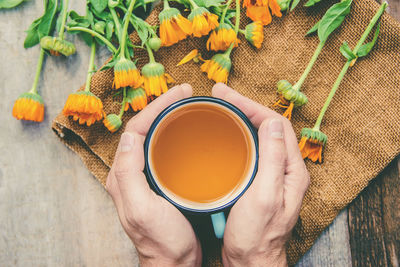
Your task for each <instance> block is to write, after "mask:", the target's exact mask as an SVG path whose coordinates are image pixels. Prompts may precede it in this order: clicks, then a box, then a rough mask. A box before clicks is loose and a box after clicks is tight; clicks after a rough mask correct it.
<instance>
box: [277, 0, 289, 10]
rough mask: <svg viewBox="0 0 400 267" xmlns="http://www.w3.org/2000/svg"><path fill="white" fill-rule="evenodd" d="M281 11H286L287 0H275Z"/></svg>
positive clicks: (287, 6)
mask: <svg viewBox="0 0 400 267" xmlns="http://www.w3.org/2000/svg"><path fill="white" fill-rule="evenodd" d="M277 2H278V5H279V7H280V8H281V11H286V10H287V9H288V8H289V1H288V0H277Z"/></svg>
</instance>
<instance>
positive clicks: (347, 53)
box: [340, 42, 357, 61]
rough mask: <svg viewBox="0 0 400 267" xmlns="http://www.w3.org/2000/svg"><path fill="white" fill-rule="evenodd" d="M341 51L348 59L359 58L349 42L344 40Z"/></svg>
mask: <svg viewBox="0 0 400 267" xmlns="http://www.w3.org/2000/svg"><path fill="white" fill-rule="evenodd" d="M340 53H342V55H343V56H344V57H345V58H347V61H352V60H353V59H355V58H357V56H356V55H354V53H353V51H351V48H350V47H349V45H348V44H347V42H344V43H343V44H342V46H341V47H340Z"/></svg>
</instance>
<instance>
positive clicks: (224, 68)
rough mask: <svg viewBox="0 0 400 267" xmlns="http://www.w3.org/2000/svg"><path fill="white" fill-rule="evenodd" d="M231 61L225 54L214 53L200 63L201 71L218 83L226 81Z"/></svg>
mask: <svg viewBox="0 0 400 267" xmlns="http://www.w3.org/2000/svg"><path fill="white" fill-rule="evenodd" d="M231 66H232V62H231V59H230V57H229V55H227V54H215V55H214V56H213V57H212V58H211V59H210V60H205V62H204V63H203V64H202V65H201V71H202V72H206V73H207V77H208V79H210V80H214V81H215V82H217V83H219V82H222V83H227V82H228V76H229V72H230V70H231Z"/></svg>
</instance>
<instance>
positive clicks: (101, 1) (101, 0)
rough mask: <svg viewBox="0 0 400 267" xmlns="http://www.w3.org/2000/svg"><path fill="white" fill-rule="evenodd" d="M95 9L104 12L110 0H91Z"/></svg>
mask: <svg viewBox="0 0 400 267" xmlns="http://www.w3.org/2000/svg"><path fill="white" fill-rule="evenodd" d="M89 2H90V3H91V4H92V6H93V7H94V9H95V10H96V11H97V12H98V13H101V12H103V10H104V9H106V7H107V5H108V0H90V1H89Z"/></svg>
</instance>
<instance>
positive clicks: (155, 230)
mask: <svg viewBox="0 0 400 267" xmlns="http://www.w3.org/2000/svg"><path fill="white" fill-rule="evenodd" d="M191 95H192V87H191V86H190V85H188V84H182V85H179V86H176V87H174V88H172V89H171V90H169V91H168V92H167V93H165V94H163V95H162V96H160V97H159V98H157V99H156V100H154V101H153V102H152V103H150V104H149V105H148V106H147V107H146V108H145V109H143V111H141V112H140V113H138V114H137V115H136V116H135V117H133V118H132V119H131V120H130V121H129V122H128V124H127V126H126V130H125V132H124V133H123V134H122V136H121V140H120V143H119V146H118V149H117V152H116V155H115V159H114V163H113V165H112V167H111V170H110V173H109V174H108V177H107V183H106V188H107V191H108V192H109V193H110V195H111V197H112V199H113V201H114V204H115V206H116V208H117V212H118V216H119V219H120V221H121V224H122V226H123V228H124V230H125V232H126V233H127V234H128V236H129V237H130V239H131V240H132V241H133V243H134V244H135V246H136V249H137V251H138V253H139V261H140V265H141V266H200V265H201V247H200V243H199V240H198V239H197V237H196V235H195V233H194V231H193V228H192V226H191V225H190V223H189V221H188V220H187V219H186V218H185V217H184V216H183V215H182V213H181V212H180V211H179V210H178V209H176V208H175V207H174V206H172V205H171V204H170V203H169V202H168V201H167V200H165V199H164V198H162V197H160V196H158V195H156V194H155V193H154V192H153V191H152V190H151V189H150V187H149V185H148V183H147V181H146V177H145V175H144V173H143V169H144V151H143V143H144V140H145V137H146V134H147V132H148V130H149V128H150V125H151V123H152V122H153V120H154V119H155V118H156V116H157V115H158V114H159V113H160V112H161V111H162V110H163V109H164V108H166V107H167V106H169V105H170V104H172V103H174V102H176V101H178V100H180V99H183V98H187V97H190V96H191Z"/></svg>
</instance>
